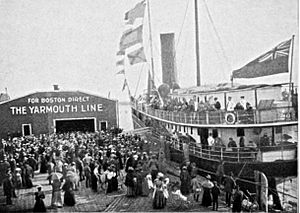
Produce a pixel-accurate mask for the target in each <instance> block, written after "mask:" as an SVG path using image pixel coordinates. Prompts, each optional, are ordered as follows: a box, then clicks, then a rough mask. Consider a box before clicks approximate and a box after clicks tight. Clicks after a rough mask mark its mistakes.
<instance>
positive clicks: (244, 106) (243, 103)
mask: <svg viewBox="0 0 300 213" xmlns="http://www.w3.org/2000/svg"><path fill="white" fill-rule="evenodd" d="M240 105H241V106H242V107H243V108H244V110H246V109H247V101H246V100H245V96H241V100H240Z"/></svg>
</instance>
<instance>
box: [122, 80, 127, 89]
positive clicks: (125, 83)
mask: <svg viewBox="0 0 300 213" xmlns="http://www.w3.org/2000/svg"><path fill="white" fill-rule="evenodd" d="M127 86H128V84H127V80H126V78H125V79H124V84H123V88H122V92H123V91H124V90H125V88H126V87H127Z"/></svg>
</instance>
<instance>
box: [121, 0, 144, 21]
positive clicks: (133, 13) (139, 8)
mask: <svg viewBox="0 0 300 213" xmlns="http://www.w3.org/2000/svg"><path fill="white" fill-rule="evenodd" d="M145 7H146V2H145V1H142V2H140V3H138V4H137V5H135V7H134V8H133V9H131V10H129V11H128V12H126V13H125V22H126V24H133V23H134V21H135V20H136V19H137V18H143V17H144V12H145Z"/></svg>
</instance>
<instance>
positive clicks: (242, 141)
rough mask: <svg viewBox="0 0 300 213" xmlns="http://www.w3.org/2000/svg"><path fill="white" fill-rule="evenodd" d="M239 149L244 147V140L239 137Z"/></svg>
mask: <svg viewBox="0 0 300 213" xmlns="http://www.w3.org/2000/svg"><path fill="white" fill-rule="evenodd" d="M239 145H240V148H244V147H245V138H244V137H243V136H241V137H240V143H239Z"/></svg>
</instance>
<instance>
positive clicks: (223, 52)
mask: <svg viewBox="0 0 300 213" xmlns="http://www.w3.org/2000/svg"><path fill="white" fill-rule="evenodd" d="M202 1H203V2H204V6H205V9H206V12H207V15H208V19H209V21H210V22H211V24H212V27H213V29H214V31H215V34H216V36H217V39H218V41H219V43H220V48H221V51H222V54H223V56H224V58H225V61H226V64H227V66H228V68H229V70H230V71H231V70H232V68H231V65H230V63H229V60H228V57H227V55H226V53H225V49H224V47H223V44H222V40H221V37H220V35H219V33H218V31H217V28H216V26H215V23H214V21H213V19H212V16H211V14H210V11H209V9H208V6H207V3H206V1H205V0H202Z"/></svg>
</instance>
